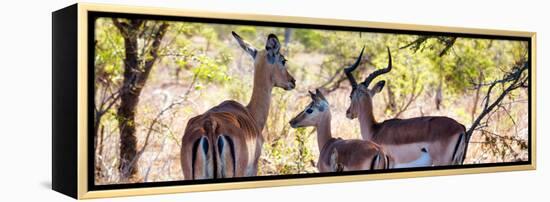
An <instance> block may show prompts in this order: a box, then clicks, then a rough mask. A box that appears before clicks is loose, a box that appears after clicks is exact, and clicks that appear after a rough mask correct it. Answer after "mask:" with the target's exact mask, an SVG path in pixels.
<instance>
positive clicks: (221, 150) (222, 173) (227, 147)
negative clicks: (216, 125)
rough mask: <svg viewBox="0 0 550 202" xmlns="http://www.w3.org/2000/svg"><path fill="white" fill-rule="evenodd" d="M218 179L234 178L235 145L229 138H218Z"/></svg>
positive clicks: (221, 136)
mask: <svg viewBox="0 0 550 202" xmlns="http://www.w3.org/2000/svg"><path fill="white" fill-rule="evenodd" d="M217 142H218V152H217V154H218V156H217V158H218V161H217V162H218V165H217V171H218V177H220V178H225V177H234V176H235V166H236V158H235V145H234V144H233V140H232V139H231V138H230V137H229V136H225V135H220V136H218V141H217Z"/></svg>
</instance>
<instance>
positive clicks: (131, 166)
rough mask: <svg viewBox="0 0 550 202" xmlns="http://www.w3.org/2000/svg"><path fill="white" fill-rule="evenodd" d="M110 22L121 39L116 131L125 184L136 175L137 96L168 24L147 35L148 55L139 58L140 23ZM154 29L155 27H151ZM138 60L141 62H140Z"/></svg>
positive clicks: (122, 177)
mask: <svg viewBox="0 0 550 202" xmlns="http://www.w3.org/2000/svg"><path fill="white" fill-rule="evenodd" d="M113 23H114V24H115V26H116V27H117V28H118V29H119V31H120V33H121V34H122V36H123V38H124V48H125V58H124V74H123V76H124V79H123V83H122V89H121V91H120V105H119V107H118V111H117V116H118V128H119V131H120V163H119V172H120V178H121V181H128V180H130V179H132V178H134V177H135V176H136V174H137V169H136V164H137V162H138V160H139V155H138V152H137V137H136V122H135V116H136V108H137V105H138V103H139V96H140V94H141V91H142V89H143V87H144V86H145V84H146V82H147V78H148V77H149V73H150V72H151V69H152V67H153V64H154V63H155V61H156V59H157V56H158V50H159V47H160V42H161V40H162V37H163V36H164V33H165V31H166V29H167V27H168V25H167V24H165V23H162V24H161V25H160V26H159V27H158V30H156V32H154V33H152V34H151V36H150V37H151V39H150V40H153V43H152V45H151V47H150V48H149V51H148V53H142V56H141V57H140V55H139V54H138V50H139V49H138V37H140V33H143V29H146V27H145V26H146V25H145V23H144V21H142V20H130V21H128V23H126V22H119V21H118V20H117V19H113ZM154 27H155V25H153V28H154ZM141 37H143V36H141ZM145 44H147V43H145ZM140 61H143V62H141V63H140Z"/></svg>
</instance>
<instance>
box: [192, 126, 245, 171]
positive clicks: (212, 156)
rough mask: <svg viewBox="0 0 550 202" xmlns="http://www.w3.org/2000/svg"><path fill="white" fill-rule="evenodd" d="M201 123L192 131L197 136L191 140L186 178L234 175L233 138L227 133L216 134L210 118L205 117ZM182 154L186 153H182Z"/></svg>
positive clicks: (215, 128) (215, 127)
mask: <svg viewBox="0 0 550 202" xmlns="http://www.w3.org/2000/svg"><path fill="white" fill-rule="evenodd" d="M201 125H202V127H201V128H199V129H197V130H195V133H194V135H195V137H198V138H197V139H196V140H195V141H194V142H193V146H192V149H191V152H190V153H191V159H190V161H189V162H188V163H189V164H190V166H189V167H187V168H188V169H190V170H189V172H188V173H187V175H189V177H186V179H212V178H225V177H234V176H235V166H236V158H235V145H234V142H233V140H232V139H231V137H229V136H227V135H223V134H221V135H219V134H216V130H217V124H216V122H215V121H213V120H211V119H208V118H207V119H206V120H204V122H203V124H201ZM191 136H193V134H192V135H191ZM184 155H187V154H185V153H182V156H184ZM184 157H185V156H184ZM185 168H186V166H184V174H185Z"/></svg>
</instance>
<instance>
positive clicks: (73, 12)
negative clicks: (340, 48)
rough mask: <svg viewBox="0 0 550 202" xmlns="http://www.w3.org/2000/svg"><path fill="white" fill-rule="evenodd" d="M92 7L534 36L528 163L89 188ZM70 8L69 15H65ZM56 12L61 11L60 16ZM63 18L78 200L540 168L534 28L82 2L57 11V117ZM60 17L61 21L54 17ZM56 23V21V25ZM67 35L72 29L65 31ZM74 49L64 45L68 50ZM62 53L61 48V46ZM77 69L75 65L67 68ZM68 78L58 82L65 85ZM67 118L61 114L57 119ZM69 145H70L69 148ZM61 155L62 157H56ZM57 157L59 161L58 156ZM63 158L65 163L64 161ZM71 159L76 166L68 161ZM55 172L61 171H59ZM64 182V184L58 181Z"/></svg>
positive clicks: (59, 167)
mask: <svg viewBox="0 0 550 202" xmlns="http://www.w3.org/2000/svg"><path fill="white" fill-rule="evenodd" d="M90 12H107V13H126V14H140V15H157V16H174V17H195V18H213V19H228V20H245V21H260V22H275V23H299V24H308V25H330V26H347V27H358V28H367V27H368V28H376V29H389V30H403V31H424V32H436V33H437V32H441V33H462V34H476V35H490V36H513V37H527V38H530V44H531V49H530V52H531V55H530V56H531V60H530V62H531V63H530V67H531V69H530V71H531V74H530V79H531V80H530V83H529V85H530V87H531V91H530V93H531V98H530V100H529V104H530V106H531V108H530V117H531V121H530V126H529V131H530V141H531V147H530V152H529V154H530V163H529V164H523V165H508V166H492V167H471V168H460V169H444V170H417V171H405V172H391V173H377V174H360V175H345V176H322V177H308V178H295V179H273V180H261V181H238V182H227V183H212V184H210V183H209V184H193V185H171V186H160V187H134V188H117V189H107V190H90V189H89V177H90V175H89V173H90V172H93V171H90V170H89V156H88V141H89V137H88V130H89V127H90V125H89V119H90V115H89V110H88V106H89V104H90V103H89V99H88V89H89V85H90V83H89V81H88V78H89V71H88V68H89V67H88V64H89V56H88V50H89V47H88V40H89V39H88V36H89V33H90V31H91V30H88V23H89V22H88V19H89V13H90ZM63 13H68V14H63ZM56 15H57V16H59V17H58V18H56ZM62 18H75V19H69V20H74V22H76V24H75V23H74V22H73V23H71V26H70V27H69V28H68V29H72V28H74V29H75V30H74V33H76V34H77V36H74V37H76V44H75V45H76V46H75V47H76V49H74V50H75V51H76V53H75V56H76V58H75V59H76V65H77V67H76V72H75V73H76V74H75V75H74V76H75V81H76V85H75V86H74V88H75V89H74V90H75V94H74V96H76V99H75V100H74V101H75V102H76V103H75V104H76V109H73V111H71V112H73V113H75V115H76V117H74V118H76V120H75V122H76V131H73V132H70V133H67V132H65V133H62V132H61V131H60V130H57V129H59V127H56V125H55V124H56V119H55V118H54V131H53V135H54V138H53V139H54V148H53V149H54V152H53V155H54V163H53V164H54V165H53V166H54V169H53V172H54V177H53V183H52V184H53V188H54V190H57V191H59V192H62V193H64V194H67V195H69V196H71V197H74V198H77V199H91V198H103V197H120V196H132V195H150V194H168V193H183V192H197V191H212V190H227V189H246V188H258V187H276V186H290V185H306V184H321V183H337V182H351V181H364V180H380V179H397V178H412V177H425V176H443V175H459V174H474V173H489V172H505V171H520V170H535V169H536V61H537V60H536V33H535V32H523V31H508V30H492V29H474V28H459V27H444V26H430V25H412V24H399V23H382V22H367V21H355V20H337V19H322V18H307V17H291V16H274V15H259V14H239V13H222V12H208V11H195V10H183V9H169V8H152V7H137V6H121V5H105V4H89V3H78V4H75V5H73V6H70V7H67V8H65V9H62V10H60V11H56V12H54V23H53V24H54V42H53V43H54V44H53V46H54V112H53V113H54V117H55V116H60V115H59V114H60V113H61V112H63V110H70V109H62V106H59V108H57V107H55V106H56V103H57V102H56V99H58V100H57V101H59V102H63V101H64V100H63V99H65V98H62V97H60V98H56V96H55V95H56V92H55V91H56V89H55V88H56V84H55V82H56V77H57V78H59V76H56V75H58V74H57V73H58V72H63V71H64V69H60V70H55V68H56V64H57V63H56V61H55V54H56V53H55V47H56V46H60V45H59V44H57V42H56V40H55V39H56V38H55V37H56V36H55V35H56V33H60V34H63V33H64V32H63V31H56V30H59V29H60V28H61V27H64V28H65V27H66V26H67V25H65V22H64V21H63V19H62ZM56 19H57V21H56ZM56 26H58V27H57V28H56ZM65 34H68V33H65ZM69 50H72V49H70V48H69V49H66V50H65V51H69ZM60 53H61V49H60ZM66 68H74V66H71V67H66ZM63 84H66V83H60V84H59V85H63ZM62 120H63V119H62V118H60V119H59V121H62ZM56 128H57V129H56ZM69 136H73V137H75V139H74V140H75V142H68V141H69V140H61V139H62V138H66V137H69ZM73 143H76V145H75V146H74V147H71V148H72V149H69V150H64V151H56V149H57V148H56V147H59V146H60V145H65V146H67V144H73ZM68 147H69V146H67V148H68ZM74 148H76V150H73V149H74ZM67 151H69V152H76V161H75V162H73V161H74V160H75V158H74V156H67V155H68V154H64V153H63V152H67ZM56 156H58V157H56ZM56 159H57V160H56ZM60 162H64V163H60ZM65 164H72V165H65ZM68 170H71V171H70V172H73V170H74V171H75V172H76V178H74V179H73V178H72V177H71V176H72V175H68V176H65V178H66V179H60V175H59V173H63V172H68ZM56 172H57V173H58V174H57V175H56ZM61 183H64V184H65V185H60V184H61Z"/></svg>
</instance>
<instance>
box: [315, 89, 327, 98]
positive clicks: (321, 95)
mask: <svg viewBox="0 0 550 202" xmlns="http://www.w3.org/2000/svg"><path fill="white" fill-rule="evenodd" d="M315 93H316V94H317V96H318V97H319V98H321V99H322V100H324V101H327V99H326V98H325V96H324V95H323V93H321V91H320V90H319V89H318V88H317V89H315Z"/></svg>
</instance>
